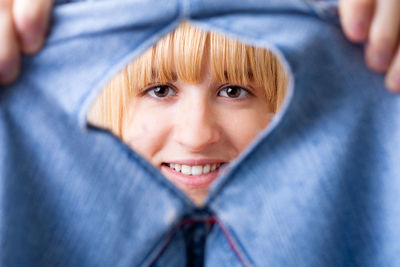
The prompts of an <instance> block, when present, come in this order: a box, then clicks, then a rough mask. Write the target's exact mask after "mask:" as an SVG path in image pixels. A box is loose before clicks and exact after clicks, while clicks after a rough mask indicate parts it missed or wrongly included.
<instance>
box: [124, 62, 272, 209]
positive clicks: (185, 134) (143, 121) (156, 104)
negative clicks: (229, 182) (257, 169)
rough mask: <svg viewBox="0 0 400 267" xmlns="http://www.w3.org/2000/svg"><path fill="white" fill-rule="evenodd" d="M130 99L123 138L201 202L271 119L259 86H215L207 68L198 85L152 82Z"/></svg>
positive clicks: (167, 176) (194, 198) (204, 67)
mask: <svg viewBox="0 0 400 267" xmlns="http://www.w3.org/2000/svg"><path fill="white" fill-rule="evenodd" d="M142 92H143V93H142V94H141V93H139V94H137V95H136V96H134V97H133V99H132V102H131V103H130V105H129V106H130V107H129V110H128V111H127V114H128V115H127V116H125V117H124V119H123V124H122V128H123V130H122V138H123V140H124V141H125V142H126V143H127V144H128V145H129V146H130V147H132V148H133V149H134V150H135V151H137V152H138V153H140V154H141V155H143V156H144V157H145V158H147V159H148V160H149V161H150V162H151V163H152V164H153V165H154V166H156V167H157V168H159V169H160V171H161V173H163V174H164V175H165V177H166V178H167V179H168V180H170V181H171V182H172V183H173V184H175V185H176V186H177V187H178V188H179V189H181V190H182V191H183V192H184V193H186V194H187V195H188V196H189V197H190V198H191V199H192V200H193V201H194V202H195V203H196V204H201V203H202V202H203V201H204V200H205V198H206V196H207V193H208V190H209V188H210V185H211V183H212V182H213V181H214V180H215V179H216V178H217V177H218V174H219V173H220V172H221V167H220V165H221V164H222V163H228V162H230V161H232V160H233V159H235V158H236V157H237V156H238V155H239V153H241V152H242V151H243V149H245V148H246V146H247V145H248V144H249V143H250V142H251V141H252V140H253V138H254V137H255V136H256V135H257V133H258V132H259V131H260V130H262V129H263V128H264V127H265V126H266V125H267V124H268V122H269V121H270V114H271V113H270V112H271V108H270V107H269V104H268V103H267V101H266V100H265V96H264V94H265V93H264V88H262V87H260V86H258V85H257V84H253V83H250V84H249V85H247V86H246V87H239V86H235V85H233V84H220V83H217V82H216V81H215V79H214V77H213V76H212V75H211V72H210V69H209V66H207V65H204V66H203V67H202V75H201V81H200V83H198V84H188V83H184V82H182V81H180V80H177V81H175V82H171V83H167V84H153V85H149V86H147V87H146V88H143V91H142Z"/></svg>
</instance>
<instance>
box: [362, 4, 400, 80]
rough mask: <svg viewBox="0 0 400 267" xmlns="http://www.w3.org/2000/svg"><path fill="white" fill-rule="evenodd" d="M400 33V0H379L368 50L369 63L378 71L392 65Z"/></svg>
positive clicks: (367, 59)
mask: <svg viewBox="0 0 400 267" xmlns="http://www.w3.org/2000/svg"><path fill="white" fill-rule="evenodd" d="M399 33H400V1H399V0H384V1H378V2H377V5H376V9H375V15H374V19H373V22H372V24H371V30H370V34H369V38H368V39H369V40H368V45H367V50H366V61H367V65H368V66H369V67H370V68H371V69H372V70H375V71H377V72H384V71H386V70H387V69H388V67H389V66H390V63H391V61H392V58H393V55H394V53H395V48H396V45H397V42H398V39H399Z"/></svg>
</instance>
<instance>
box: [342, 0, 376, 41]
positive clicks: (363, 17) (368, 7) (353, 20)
mask: <svg viewBox="0 0 400 267" xmlns="http://www.w3.org/2000/svg"><path fill="white" fill-rule="evenodd" d="M374 7H375V1H374V0H339V13H340V20H341V24H342V27H343V31H344V33H345V35H346V36H347V38H349V39H350V41H353V42H364V41H366V40H367V38H368V31H369V27H370V24H371V20H372V16H373V13H374Z"/></svg>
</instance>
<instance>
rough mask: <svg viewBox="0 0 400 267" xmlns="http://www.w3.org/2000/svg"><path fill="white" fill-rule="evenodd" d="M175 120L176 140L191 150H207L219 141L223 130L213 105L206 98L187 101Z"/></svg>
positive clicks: (178, 111)
mask: <svg viewBox="0 0 400 267" xmlns="http://www.w3.org/2000/svg"><path fill="white" fill-rule="evenodd" d="M177 113H178V115H177V116H176V117H175V118H174V121H175V140H176V141H177V142H178V143H179V144H180V145H182V146H184V147H185V148H186V149H188V150H189V151H191V152H200V151H204V150H206V149H207V148H208V147H209V146H211V145H213V144H216V143H218V141H219V140H220V137H221V130H220V126H219V124H218V120H217V118H216V115H217V114H215V112H214V111H213V109H212V105H210V103H208V102H207V100H206V99H200V98H195V99H194V100H193V101H186V103H184V104H183V105H182V106H181V108H179V110H177Z"/></svg>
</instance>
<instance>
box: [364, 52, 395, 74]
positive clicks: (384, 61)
mask: <svg viewBox="0 0 400 267" xmlns="http://www.w3.org/2000/svg"><path fill="white" fill-rule="evenodd" d="M390 56H391V54H390V53H388V52H386V51H373V50H371V49H369V51H368V63H369V65H370V66H371V67H372V68H374V69H375V70H377V71H385V70H386V69H387V68H388V66H389V63H390V59H391V57H390Z"/></svg>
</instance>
